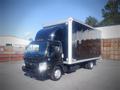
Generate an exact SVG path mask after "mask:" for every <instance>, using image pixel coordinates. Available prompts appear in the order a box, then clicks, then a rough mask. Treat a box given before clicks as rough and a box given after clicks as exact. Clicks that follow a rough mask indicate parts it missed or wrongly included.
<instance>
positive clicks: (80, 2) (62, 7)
mask: <svg viewBox="0 0 120 90" xmlns="http://www.w3.org/2000/svg"><path fill="white" fill-rule="evenodd" d="M106 2H107V0H0V35H14V36H17V37H21V38H24V39H29V38H33V39H34V37H35V34H36V33H37V32H38V31H39V30H40V29H42V25H44V24H46V23H48V22H53V21H59V20H65V19H67V18H68V17H73V18H75V19H78V20H80V21H82V22H84V21H85V19H86V17H88V16H93V17H95V18H96V19H97V20H98V21H101V20H102V19H103V18H102V14H101V9H102V8H103V7H104V5H105V4H106Z"/></svg>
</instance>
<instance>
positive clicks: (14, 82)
mask: <svg viewBox="0 0 120 90" xmlns="http://www.w3.org/2000/svg"><path fill="white" fill-rule="evenodd" d="M22 64H23V61H14V62H1V63H0V90H120V61H112V60H99V61H98V62H97V65H96V66H95V67H94V68H93V69H92V70H87V69H82V68H81V69H79V70H77V71H76V72H73V73H70V74H65V75H63V76H62V78H61V79H60V80H59V81H52V80H50V79H47V80H44V81H41V80H37V79H35V78H30V77H28V76H25V75H24V72H23V71H22V70H21V66H22Z"/></svg>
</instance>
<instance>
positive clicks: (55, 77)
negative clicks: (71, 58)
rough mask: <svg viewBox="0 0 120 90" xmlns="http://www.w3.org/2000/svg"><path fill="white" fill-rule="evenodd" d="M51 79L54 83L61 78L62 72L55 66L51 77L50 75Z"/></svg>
mask: <svg viewBox="0 0 120 90" xmlns="http://www.w3.org/2000/svg"><path fill="white" fill-rule="evenodd" d="M50 77H51V79H52V80H54V81H57V80H59V79H60V78H61V77H62V71H61V68H60V67H59V66H55V67H54V69H53V71H52V73H51V75H50Z"/></svg>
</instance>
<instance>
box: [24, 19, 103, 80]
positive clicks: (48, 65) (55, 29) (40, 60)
mask: <svg viewBox="0 0 120 90" xmlns="http://www.w3.org/2000/svg"><path fill="white" fill-rule="evenodd" d="M100 36H101V35H100V31H98V30H96V29H94V28H93V27H91V26H89V25H87V24H84V23H81V22H80V21H78V20H75V19H73V18H68V19H67V20H65V21H61V22H57V23H55V24H48V25H46V26H44V27H43V29H41V30H40V31H38V32H37V34H36V37H35V40H34V41H32V42H31V43H30V44H29V45H28V46H27V47H26V50H25V54H24V63H25V64H24V65H23V66H22V70H23V71H24V72H26V73H34V74H36V75H38V76H40V77H45V76H48V77H50V78H51V79H52V80H55V81H56V80H59V79H60V78H61V76H62V75H63V74H65V73H70V72H74V71H76V70H77V69H79V68H87V69H92V68H93V66H94V65H96V61H97V60H99V59H100V58H101V57H100V51H101V49H100V47H101V46H100V45H101V43H100V42H101V41H100Z"/></svg>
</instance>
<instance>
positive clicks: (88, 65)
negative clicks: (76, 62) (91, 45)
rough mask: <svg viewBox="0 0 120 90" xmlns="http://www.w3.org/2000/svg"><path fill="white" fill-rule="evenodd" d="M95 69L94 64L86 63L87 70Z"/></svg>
mask: <svg viewBox="0 0 120 90" xmlns="http://www.w3.org/2000/svg"><path fill="white" fill-rule="evenodd" d="M93 67H94V62H92V61H91V62H88V63H86V65H85V68H87V69H93Z"/></svg>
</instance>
